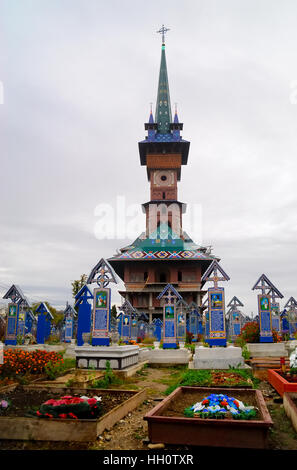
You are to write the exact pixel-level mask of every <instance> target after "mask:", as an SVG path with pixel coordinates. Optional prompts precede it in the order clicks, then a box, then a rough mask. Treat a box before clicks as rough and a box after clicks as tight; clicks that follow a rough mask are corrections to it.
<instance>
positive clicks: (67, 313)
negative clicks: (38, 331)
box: [64, 302, 77, 343]
mask: <svg viewBox="0 0 297 470" xmlns="http://www.w3.org/2000/svg"><path fill="white" fill-rule="evenodd" d="M76 316H77V314H76V311H75V310H74V308H73V307H71V305H69V304H68V302H67V304H66V308H65V310H64V341H65V343H70V342H71V340H72V338H73V333H74V329H75V320H76Z"/></svg>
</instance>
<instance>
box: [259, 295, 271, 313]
mask: <svg viewBox="0 0 297 470" xmlns="http://www.w3.org/2000/svg"><path fill="white" fill-rule="evenodd" d="M260 306H261V310H269V300H268V298H267V297H262V298H261V299H260Z"/></svg>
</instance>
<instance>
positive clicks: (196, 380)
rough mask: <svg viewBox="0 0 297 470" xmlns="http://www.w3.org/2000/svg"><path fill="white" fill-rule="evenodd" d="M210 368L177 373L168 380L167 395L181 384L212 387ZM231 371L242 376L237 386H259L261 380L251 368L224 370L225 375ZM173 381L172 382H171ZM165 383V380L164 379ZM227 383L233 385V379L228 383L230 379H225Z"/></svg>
mask: <svg viewBox="0 0 297 470" xmlns="http://www.w3.org/2000/svg"><path fill="white" fill-rule="evenodd" d="M211 372H212V371H211V370H209V369H198V370H191V369H190V370H186V371H185V372H183V373H182V374H175V375H174V377H172V380H167V383H166V385H169V386H168V388H167V390H166V391H165V394H166V395H169V394H170V393H172V392H173V391H174V390H175V389H176V388H177V387H180V386H199V387H211V386H212V385H213V383H212V375H211ZM214 372H222V371H221V370H214ZM229 373H236V374H238V375H240V376H241V377H242V382H240V383H238V384H237V385H236V386H246V385H252V387H253V388H257V387H258V385H259V383H260V380H258V379H256V378H255V377H254V376H253V374H252V373H251V371H250V370H247V369H230V370H228V371H224V375H225V376H228V374H229ZM170 382H171V383H170ZM164 383H165V381H164ZM225 385H228V386H232V381H231V380H230V382H229V383H228V379H227V380H226V381H225Z"/></svg>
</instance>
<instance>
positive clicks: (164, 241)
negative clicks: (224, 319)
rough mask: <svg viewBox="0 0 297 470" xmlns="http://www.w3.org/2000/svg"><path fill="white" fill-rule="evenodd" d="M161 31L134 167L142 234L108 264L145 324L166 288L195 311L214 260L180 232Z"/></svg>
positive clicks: (176, 139) (179, 148)
mask: <svg viewBox="0 0 297 470" xmlns="http://www.w3.org/2000/svg"><path fill="white" fill-rule="evenodd" d="M167 31H168V29H166V28H164V26H162V28H161V29H160V31H158V32H160V33H161V34H162V48H161V64H160V72H159V82H158V93H157V102H156V111H155V118H154V116H153V113H152V109H151V111H150V115H149V119H148V122H147V123H145V125H144V127H145V130H146V131H147V136H146V137H145V140H143V141H141V142H139V144H138V147H139V156H140V164H141V165H142V166H146V171H147V179H148V181H149V185H150V200H149V201H148V202H145V203H143V204H142V209H143V212H144V213H145V216H146V227H145V231H144V232H143V233H142V234H141V235H140V236H139V237H138V238H137V239H136V240H135V241H134V243H133V244H131V245H129V246H127V247H124V248H122V249H121V250H120V254H117V255H115V256H113V257H112V258H110V259H109V260H108V261H109V262H110V264H111V265H112V267H113V268H114V269H115V271H116V272H117V274H118V275H119V276H120V278H121V279H122V280H123V281H124V283H125V288H126V290H125V291H123V292H120V294H121V295H122V296H123V297H124V298H126V299H127V300H129V301H130V302H131V304H132V305H133V307H136V308H137V310H138V311H139V312H144V313H147V314H148V315H149V317H150V321H151V320H152V319H153V317H155V316H156V315H157V316H160V315H161V312H162V309H161V307H160V302H159V300H158V299H157V296H158V294H159V293H160V292H162V290H163V289H164V287H165V286H166V284H168V283H171V284H172V285H174V287H175V288H176V289H177V290H178V292H179V293H180V295H182V297H183V299H184V300H185V301H186V302H188V303H190V302H192V301H194V302H196V303H197V304H198V305H201V301H202V297H203V295H204V293H205V291H203V290H202V288H203V284H204V283H203V282H201V276H202V275H203V273H204V272H205V270H206V269H207V267H208V266H209V265H210V264H211V263H212V261H213V260H214V259H217V258H216V257H214V256H212V255H211V254H210V253H209V250H207V248H205V247H201V246H198V245H196V244H195V243H194V242H193V240H191V239H190V238H189V236H188V235H187V233H186V232H185V231H184V230H183V224H182V215H183V213H184V212H185V210H186V204H184V203H182V202H180V201H179V200H178V183H179V181H180V180H181V167H182V165H187V163H188V154H189V147H190V142H188V141H187V140H184V139H183V138H182V136H181V131H182V130H183V124H182V123H180V122H179V119H178V115H177V110H176V109H175V114H174V118H173V119H172V110H171V101H170V92H169V82H168V73H167V64H166V53H165V33H166V32H167Z"/></svg>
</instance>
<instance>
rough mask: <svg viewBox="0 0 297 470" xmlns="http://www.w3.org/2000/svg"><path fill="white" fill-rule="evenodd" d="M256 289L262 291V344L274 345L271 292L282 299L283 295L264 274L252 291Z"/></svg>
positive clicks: (260, 317) (260, 295)
mask: <svg viewBox="0 0 297 470" xmlns="http://www.w3.org/2000/svg"><path fill="white" fill-rule="evenodd" d="M255 289H259V290H261V294H258V312H259V327H260V343H273V336H272V313H271V300H272V299H271V292H272V291H275V295H277V296H278V297H280V298H282V297H283V295H282V294H281V293H280V291H279V290H278V289H277V288H276V287H275V286H274V285H273V284H272V282H271V281H270V280H269V279H268V277H267V276H266V275H265V274H262V276H260V277H259V279H258V281H257V282H256V284H255V285H254V287H253V289H252V290H255ZM266 291H267V292H266Z"/></svg>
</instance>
